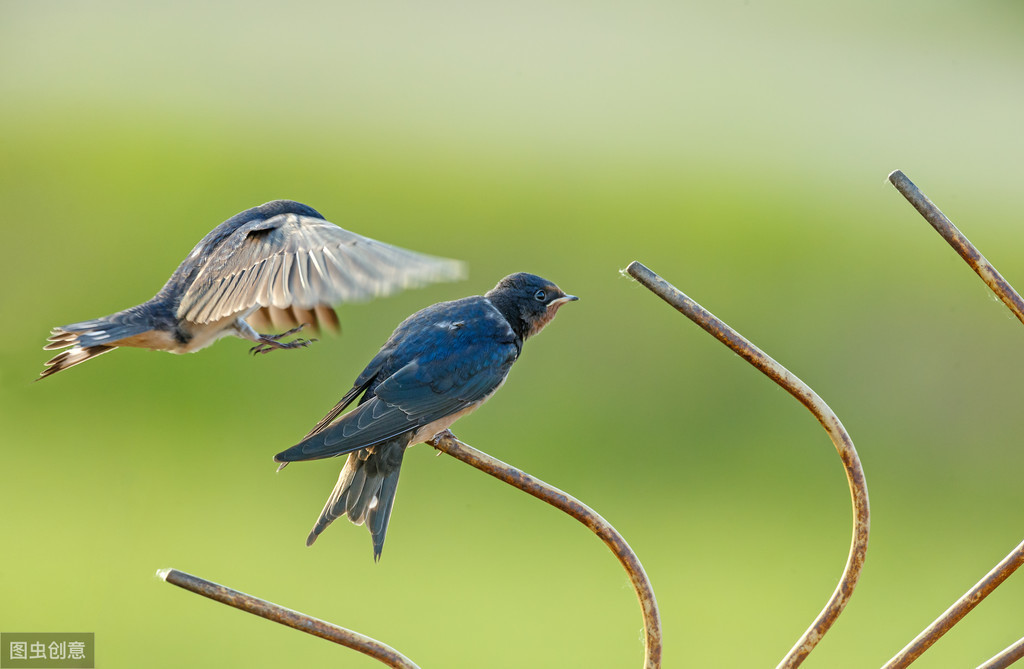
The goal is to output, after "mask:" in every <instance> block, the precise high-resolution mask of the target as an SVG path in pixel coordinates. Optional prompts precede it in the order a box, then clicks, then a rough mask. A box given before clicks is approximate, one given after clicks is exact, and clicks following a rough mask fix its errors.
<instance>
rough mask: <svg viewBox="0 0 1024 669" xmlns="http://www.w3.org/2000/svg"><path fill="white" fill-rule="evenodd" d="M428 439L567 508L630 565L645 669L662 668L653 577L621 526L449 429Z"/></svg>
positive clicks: (565, 509) (454, 455)
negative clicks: (640, 617)
mask: <svg viewBox="0 0 1024 669" xmlns="http://www.w3.org/2000/svg"><path fill="white" fill-rule="evenodd" d="M428 443H429V444H430V445H431V446H433V447H434V448H436V449H437V450H439V451H441V452H442V453H446V454H448V455H450V456H452V457H453V458H456V459H457V460H461V461H462V462H465V463H466V464H467V465H471V466H473V467H476V468H477V469H479V470H480V471H482V472H484V473H486V474H490V475H491V476H493V477H494V478H496V479H500V480H502V481H504V482H505V483H508V484H509V485H511V486H514V487H516V488H519V489H520V490H522V491H523V492H525V493H528V494H530V495H533V496H534V497H536V498H537V499H539V500H541V501H543V502H547V503H548V504H550V505H551V506H553V507H555V508H557V509H560V510H561V511H564V512H565V513H567V514H569V515H570V516H572V517H573V518H575V519H576V520H578V521H580V522H581V523H583V524H584V525H586V526H587V527H588V528H589V529H590V531H591V532H593V533H594V534H596V535H597V536H598V538H600V539H601V541H603V542H604V543H605V545H606V546H608V548H609V549H611V551H612V553H615V557H617V558H618V559H619V562H621V563H622V566H623V567H625V568H626V573H627V574H629V580H630V581H632V582H633V588H634V589H635V590H636V596H637V599H639V600H640V608H641V609H642V610H643V617H644V649H645V655H644V669H658V667H660V666H661V614H660V613H658V602H657V600H656V599H655V598H654V588H653V587H652V586H651V581H650V579H648V578H647V573H646V572H645V571H644V567H643V565H642V564H640V559H639V558H637V556H636V553H634V552H633V549H631V548H630V547H629V544H627V543H626V540H625V539H623V538H622V535H621V534H619V532H618V530H616V529H615V528H614V527H612V526H611V524H610V523H609V522H608V521H607V520H605V519H604V518H602V517H601V516H600V515H599V514H598V513H597V512H596V511H594V510H593V509H591V508H590V507H589V506H587V505H586V504H584V503H583V502H581V501H579V500H578V499H576V498H575V497H573V496H572V495H569V494H567V493H564V492H562V491H561V490H559V489H558V488H555V487H554V486H551V485H548V484H547V483H545V482H544V481H541V480H540V479H538V478H535V477H533V476H530V475H529V474H527V473H526V472H524V471H521V470H519V469H516V468H515V467H513V466H512V465H509V464H506V463H504V462H502V461H501V460H498V459H497V458H493V457H491V456H490V455H487V454H486V453H484V452H482V451H478V450H477V449H475V448H473V447H472V446H469V445H468V444H465V443H463V442H461V441H459V440H458V439H457V438H456V437H455V435H454V434H452V433H451V432H450V431H448V430H445V431H444V432H441V433H439V434H438V435H437V436H435V437H434V439H433V440H432V441H430V442H428Z"/></svg>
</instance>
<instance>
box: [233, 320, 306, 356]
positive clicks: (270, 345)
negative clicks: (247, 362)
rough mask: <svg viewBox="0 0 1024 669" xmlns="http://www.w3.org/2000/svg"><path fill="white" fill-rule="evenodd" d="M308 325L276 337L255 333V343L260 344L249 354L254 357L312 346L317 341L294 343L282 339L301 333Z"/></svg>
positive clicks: (297, 341) (299, 340)
mask: <svg viewBox="0 0 1024 669" xmlns="http://www.w3.org/2000/svg"><path fill="white" fill-rule="evenodd" d="M306 325H307V323H302V324H301V325H299V327H297V328H292V329H291V330H288V331H287V332H282V333H281V334H276V335H266V334H258V333H256V332H253V334H255V335H256V336H255V337H253V338H252V339H253V341H256V342H258V343H257V344H256V346H253V347H252V348H251V349H249V352H250V353H252V354H253V355H256V354H257V353H269V352H270V351H273V350H274V349H276V348H303V347H306V346H309V345H310V344H312V343H313V342H315V341H316V339H294V340H292V341H286V342H283V341H281V338H282V337H288V336H291V335H293V334H295V333H297V332H300V331H301V330H302V328H304V327H306Z"/></svg>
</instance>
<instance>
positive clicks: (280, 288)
mask: <svg viewBox="0 0 1024 669" xmlns="http://www.w3.org/2000/svg"><path fill="white" fill-rule="evenodd" d="M463 275H464V268H463V264H462V263H460V262H458V261H455V260H448V259H445V258H437V257H434V256H428V255H424V254H421V253H416V252H414V251H409V250H407V249H403V248H400V247H397V246H392V245H390V244H385V243H383V242H379V241H376V240H374V239H370V238H369V237H364V236H362V235H358V234H356V233H354V232H349V231H348V230H344V229H342V228H339V227H338V226H336V225H334V224H333V223H329V222H327V221H325V220H323V219H320V218H314V217H311V216H303V215H300V214H295V213H286V214H279V215H277V216H273V217H271V218H268V219H266V220H256V221H251V222H249V223H246V224H244V225H242V226H240V227H239V228H238V229H237V230H236V231H235V232H233V233H232V234H231V235H230V236H229V237H228V238H227V239H225V240H224V241H223V242H222V243H221V244H219V245H218V246H217V247H216V248H215V249H213V251H212V252H211V254H210V256H209V257H208V258H206V259H205V261H204V264H203V268H202V269H201V270H200V272H199V273H198V275H197V276H196V278H195V280H194V281H193V282H192V284H191V285H190V286H189V288H188V290H187V291H186V292H185V295H184V296H183V297H182V300H181V303H180V305H179V307H178V313H177V315H178V317H179V318H184V319H186V320H189V321H193V322H195V323H209V322H212V321H217V320H220V319H222V318H226V317H228V316H232V315H235V314H239V313H244V312H247V311H251V310H252V309H253V308H254V307H258V308H259V311H258V312H257V313H255V314H253V317H254V318H253V323H254V324H255V325H259V324H261V322H265V321H270V322H272V323H273V324H274V325H275V326H277V327H286V326H289V325H297V324H299V323H302V322H307V323H310V324H311V325H314V326H319V324H321V323H323V324H325V325H327V326H329V327H332V328H333V329H336V328H337V317H336V316H335V315H334V311H333V309H331V305H333V304H338V303H340V302H352V301H360V300H369V299H372V298H375V297H380V296H384V295H388V294H391V293H394V292H397V291H399V290H403V289H405V288H411V287H415V286H422V285H424V284H427V283H430V282H434V281H451V280H455V279H458V278H461V277H462V276H463ZM260 312H262V313H260ZM261 318H262V319H263V321H261Z"/></svg>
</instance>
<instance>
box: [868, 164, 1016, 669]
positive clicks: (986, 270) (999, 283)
mask: <svg viewBox="0 0 1024 669" xmlns="http://www.w3.org/2000/svg"><path fill="white" fill-rule="evenodd" d="M889 181H890V182H892V185H893V186H895V187H896V190H898V191H899V192H900V193H901V194H902V195H903V197H905V198H907V200H908V201H909V202H910V204H912V205H914V208H915V209H917V211H918V212H919V213H920V214H921V215H922V216H924V218H925V220H926V221H928V223H930V224H931V226H932V227H933V228H935V230H936V231H937V232H938V233H939V234H940V235H942V238H943V239H945V240H946V241H947V242H948V243H949V245H950V246H952V247H953V249H955V250H956V252H957V253H959V254H960V257H961V258H963V259H964V260H965V261H966V262H967V264H968V265H970V266H971V268H972V269H974V271H975V272H977V273H978V276H980V277H981V278H982V280H983V281H984V282H985V283H986V285H988V287H989V288H991V289H992V292H993V293H995V294H996V296H997V297H999V299H1000V300H1002V302H1003V304H1005V305H1006V306H1007V308H1009V310H1010V311H1011V312H1013V315H1014V316H1016V317H1017V318H1018V319H1019V320H1020V321H1021V322H1022V323H1024V299H1022V298H1021V296H1020V293H1018V292H1017V291H1016V290H1014V289H1013V286H1011V285H1010V284H1009V283H1008V282H1007V281H1006V279H1004V278H1003V276H1002V275H1001V274H1000V273H999V272H998V271H996V268H995V267H993V266H992V263H990V262H989V261H988V260H986V259H985V257H984V256H983V255H981V252H980V251H978V249H977V247H975V246H974V244H972V243H971V242H970V240H968V239H967V237H965V236H964V234H963V233H962V232H960V231H959V230H958V229H957V227H956V226H955V225H953V222H952V221H950V220H949V219H948V218H947V217H946V215H945V214H943V213H942V212H941V211H939V208H938V207H936V206H935V204H934V203H933V202H932V201H931V200H929V199H928V198H927V197H925V195H924V193H922V192H921V190H920V189H919V188H918V187H917V186H916V185H914V182H913V181H911V180H910V179H908V178H907V176H906V175H905V174H903V172H901V171H899V170H895V171H893V172H892V173H891V174H890V175H889ZM1022 564H1024V542H1022V543H1021V544H1019V545H1018V546H1017V547H1016V548H1015V549H1013V551H1012V552H1011V553H1010V554H1009V555H1007V556H1006V557H1005V558H1003V560H1002V561H1001V562H1000V563H999V564H998V565H996V566H995V567H994V568H993V569H992V571H990V572H989V573H988V574H986V575H985V578H983V579H981V580H980V581H978V583H976V584H975V586H974V587H973V588H971V589H970V590H969V591H967V593H966V594H964V596H963V597H961V598H960V599H958V600H957V601H956V602H955V603H954V604H953V605H952V606H951V607H949V608H948V609H947V610H946V612H945V613H943V614H942V615H941V616H939V617H938V618H937V619H936V620H935V621H934V622H933V623H932V624H931V625H929V626H928V627H927V628H926V629H925V630H924V631H923V632H921V633H920V634H919V635H917V637H916V638H915V639H914V640H913V641H911V642H910V643H909V644H907V646H906V647H905V648H904V649H903V650H901V651H900V652H899V653H897V654H896V655H895V656H894V657H893V658H892V659H891V660H889V661H888V662H887V663H886V664H885V669H895V668H896V667H906V666H907V665H909V664H910V663H911V662H913V661H914V660H916V659H917V658H918V657H919V656H920V655H921V654H922V653H924V652H925V651H926V650H928V648H930V647H931V646H932V644H934V643H935V642H936V641H938V640H939V638H940V637H942V635H943V634H945V633H946V632H948V631H949V630H950V628H951V627H953V625H956V624H957V623H958V622H960V620H961V619H962V618H963V617H964V616H966V615H967V614H968V613H970V611H971V610H972V609H973V608H974V607H975V606H977V605H978V604H979V603H980V602H981V600H983V599H984V598H985V597H988V595H989V594H990V593H991V592H992V591H993V590H995V589H996V588H997V587H998V586H999V585H1000V584H1001V583H1002V582H1003V581H1005V580H1006V579H1007V578H1009V576H1010V574H1012V573H1013V572H1014V571H1016V570H1017V568H1018V567H1020V566H1021V565H1022ZM1019 643H1021V642H1018V644H1019ZM1013 648H1014V647H1013V646H1011V647H1010V648H1008V649H1007V651H1010V650H1012V649H1013ZM1018 650H1020V649H1018ZM1007 651H1004V654H1005V653H1006V652H1007ZM1019 658H1020V656H1019V655H1018V656H1016V657H1015V658H1014V659H1013V660H1012V661H1016V659H1019ZM995 659H997V658H993V660H995ZM993 666H1006V665H993Z"/></svg>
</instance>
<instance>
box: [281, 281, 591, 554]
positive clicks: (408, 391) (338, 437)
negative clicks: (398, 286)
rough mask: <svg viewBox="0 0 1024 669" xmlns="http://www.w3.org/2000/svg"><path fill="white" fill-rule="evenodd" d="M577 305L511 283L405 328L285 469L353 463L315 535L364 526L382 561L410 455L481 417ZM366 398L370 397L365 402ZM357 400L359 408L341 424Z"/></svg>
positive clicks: (555, 292) (540, 288)
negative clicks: (522, 360) (540, 338)
mask: <svg viewBox="0 0 1024 669" xmlns="http://www.w3.org/2000/svg"><path fill="white" fill-rule="evenodd" d="M576 299H578V298H577V297H575V296H574V295H566V294H565V293H563V292H562V291H561V290H560V289H559V288H558V286H556V285H555V284H553V283H551V282H550V281H547V280H545V279H542V278H540V277H539V276H534V275H533V274H523V273H520V274H512V275H510V276H506V277H505V278H504V279H502V280H501V281H499V282H498V285H497V286H495V287H494V289H493V290H491V291H489V292H488V293H487V294H486V295H483V296H480V295H475V296H473V297H466V298H463V299H461V300H455V301H453V302H441V303H439V304H435V305H433V306H430V307H427V308H426V309H423V310H422V311H419V312H417V313H415V314H413V315H412V316H410V317H409V318H407V319H405V320H404V321H403V322H402V323H401V324H400V325H399V326H398V327H397V328H396V329H395V331H394V332H393V333H392V334H391V337H390V338H389V339H388V340H387V342H386V343H385V344H384V346H383V347H382V348H381V349H380V351H379V352H378V353H377V355H376V356H375V357H374V358H373V360H371V361H370V364H369V365H367V366H366V369H364V370H363V372H362V373H361V374H360V375H359V377H358V378H356V381H355V385H353V386H352V389H351V390H349V391H348V392H347V393H345V396H344V397H342V398H341V401H340V402H338V404H337V405H336V406H335V407H334V408H333V409H331V411H330V412H329V413H328V414H327V415H326V416H325V417H324V419H323V420H321V421H320V422H319V423H318V424H317V425H316V427H314V428H313V430H312V431H311V432H310V433H309V434H307V435H306V436H305V438H303V440H302V441H301V442H299V443H298V444H296V445H295V446H292V447H291V448H289V449H288V450H286V451H283V452H281V453H278V454H277V455H276V456H274V460H275V461H277V462H280V463H283V464H282V465H281V466H280V467H279V468H278V470H280V469H282V468H284V466H285V465H287V464H288V463H289V462H296V461H300V460H319V459H321V458H330V457H334V456H337V455H344V454H346V453H347V454H348V460H346V462H345V466H344V468H342V470H341V475H340V476H339V477H338V484H337V485H336V486H334V491H333V492H331V495H330V497H328V498H327V504H326V505H324V510H323V512H321V514H320V518H319V519H318V520H317V521H316V525H314V526H313V531H312V532H310V533H309V537H308V538H307V539H306V545H307V546H311V545H312V544H313V542H314V541H316V538H317V536H319V535H320V533H321V532H323V531H324V529H325V528H326V527H327V526H328V525H330V524H331V522H333V521H334V519H335V518H339V517H341V516H348V519H349V520H350V521H352V522H353V523H355V524H356V525H362V524H363V523H364V522H365V523H366V526H367V529H369V530H370V535H371V536H372V538H373V557H374V560H378V559H380V555H381V551H382V550H383V548H384V538H385V536H386V535H387V531H388V520H389V519H390V518H391V510H392V507H393V506H394V503H395V489H396V487H397V486H398V473H399V469H400V468H401V466H402V456H403V455H404V454H405V449H406V448H408V447H409V446H411V445H413V444H418V443H420V442H424V441H429V440H430V439H432V438H433V437H434V436H435V435H436V434H438V433H439V432H442V431H444V430H446V429H448V428H449V427H450V426H451V425H452V423H454V422H455V421H456V420H458V419H459V418H461V417H462V416H465V415H466V414H468V413H470V412H472V411H474V410H476V409H477V408H478V407H479V406H480V405H481V404H483V403H484V402H485V401H487V399H488V398H490V397H491V395H493V394H494V393H495V392H496V391H497V390H498V388H500V387H501V386H502V384H503V383H505V378H506V377H507V376H508V372H509V370H510V369H511V368H512V363H514V362H515V361H516V359H518V358H519V354H520V353H521V352H522V350H523V342H524V341H525V340H526V339H528V338H529V337H531V336H533V335H535V334H537V333H538V332H540V331H541V330H542V329H543V328H544V326H545V325H547V324H548V323H549V322H551V319H552V318H554V317H555V313H556V312H557V311H558V308H559V307H561V306H562V305H563V304H565V303H566V302H571V301H573V300H576ZM360 395H362V397H360ZM357 397H360V399H359V403H358V406H357V407H356V408H355V409H353V410H352V411H350V412H348V413H347V414H345V415H344V416H341V418H339V417H338V416H340V415H341V412H342V411H344V410H345V408H346V407H348V405H349V404H351V403H352V402H353V401H354V400H355V399H356V398H357Z"/></svg>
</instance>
